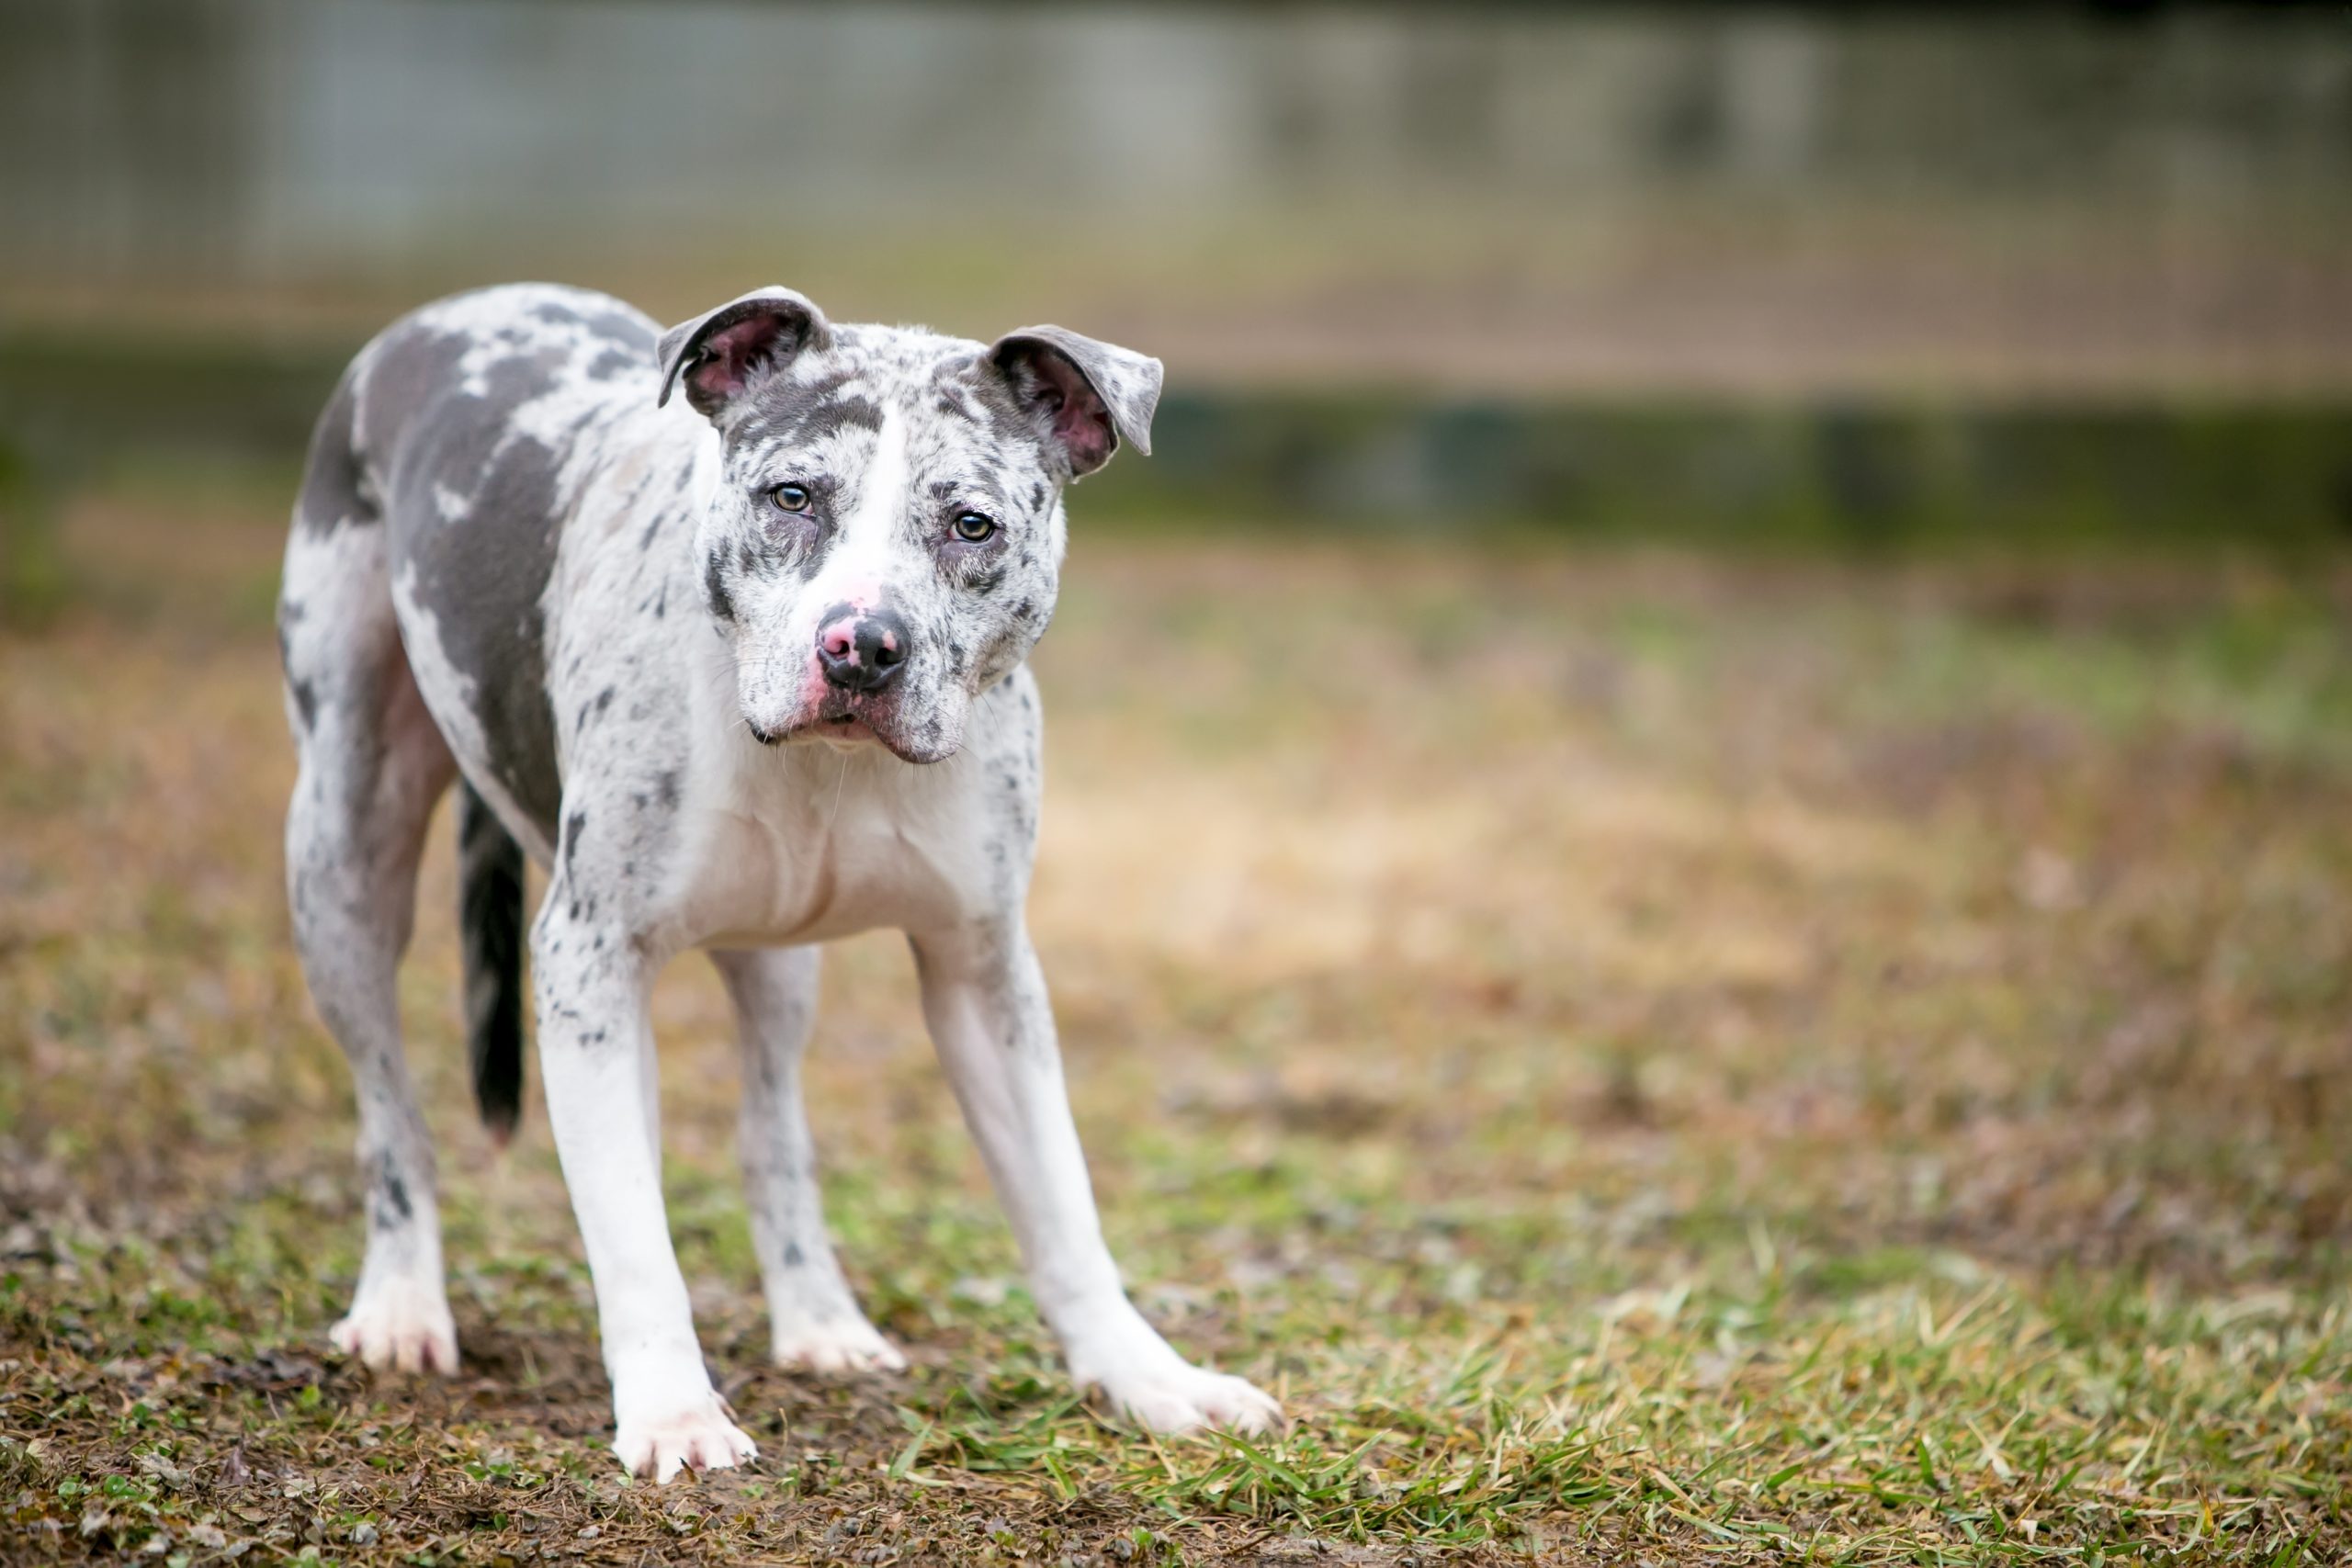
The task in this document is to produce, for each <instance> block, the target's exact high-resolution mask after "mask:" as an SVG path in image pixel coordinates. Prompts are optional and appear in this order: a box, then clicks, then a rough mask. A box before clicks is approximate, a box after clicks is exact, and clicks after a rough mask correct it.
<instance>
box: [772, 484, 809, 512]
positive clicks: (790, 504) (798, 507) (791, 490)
mask: <svg viewBox="0 0 2352 1568" xmlns="http://www.w3.org/2000/svg"><path fill="white" fill-rule="evenodd" d="M768 504H769V505H770V506H773V507H775V509H776V510H777V511H778V512H806V511H808V510H809V487H808V486H806V485H773V486H770V487H769V490H768Z"/></svg>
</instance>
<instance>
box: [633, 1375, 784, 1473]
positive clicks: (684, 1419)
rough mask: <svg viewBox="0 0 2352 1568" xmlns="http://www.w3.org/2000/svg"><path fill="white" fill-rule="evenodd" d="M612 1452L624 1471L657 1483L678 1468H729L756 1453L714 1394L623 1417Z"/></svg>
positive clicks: (747, 1459)
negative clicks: (679, 1406)
mask: <svg viewBox="0 0 2352 1568" xmlns="http://www.w3.org/2000/svg"><path fill="white" fill-rule="evenodd" d="M613 1451H614V1452H615V1453H616V1454H617V1455H618V1456H619V1457H620V1461H621V1463H623V1464H625V1465H627V1466H628V1470H629V1473H630V1474H632V1475H650V1476H651V1477H652V1478H653V1479H654V1480H655V1481H656V1482H657V1483H668V1482H669V1481H670V1480H671V1478H672V1477H673V1476H675V1475H676V1474H677V1473H678V1472H680V1471H682V1470H691V1471H693V1472H696V1473H697V1474H699V1473H700V1472H703V1471H707V1470H732V1469H733V1468H734V1467H735V1466H737V1465H739V1464H748V1463H750V1462H751V1461H752V1460H754V1459H756V1458H758V1457H759V1450H758V1448H757V1447H756V1446H754V1445H753V1443H752V1439H751V1438H748V1437H746V1436H744V1435H743V1433H742V1432H741V1430H740V1429H739V1428H738V1427H736V1425H735V1423H734V1422H732V1421H730V1420H729V1419H728V1414H727V1407H726V1405H725V1404H723V1403H722V1402H721V1401H720V1400H719V1398H718V1395H717V1394H715V1393H713V1394H705V1395H704V1396H703V1397H702V1399H701V1401H700V1402H698V1403H697V1404H695V1405H693V1406H691V1407H689V1408H687V1409H685V1410H681V1411H673V1412H671V1413H669V1414H667V1415H662V1416H649V1417H632V1418H630V1419H628V1420H624V1421H623V1422H622V1423H621V1425H620V1430H619V1431H618V1432H616V1434H615V1435H614V1438H613Z"/></svg>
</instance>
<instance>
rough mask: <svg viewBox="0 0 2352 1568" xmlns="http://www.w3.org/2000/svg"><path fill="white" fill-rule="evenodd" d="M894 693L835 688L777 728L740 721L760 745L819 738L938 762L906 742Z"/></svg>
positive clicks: (835, 744)
mask: <svg viewBox="0 0 2352 1568" xmlns="http://www.w3.org/2000/svg"><path fill="white" fill-rule="evenodd" d="M894 695H895V694H885V695H882V696H879V697H874V696H867V695H865V694H862V693H855V692H843V691H839V690H835V691H831V692H828V693H827V694H825V697H824V700H823V701H822V702H820V704H819V705H818V706H817V709H816V711H815V712H814V713H811V714H809V715H807V716H796V717H794V718H793V719H791V720H789V721H787V722H786V724H785V725H784V726H783V727H782V728H775V729H770V728H765V727H763V725H761V724H760V723H759V721H758V720H756V719H753V718H752V717H750V716H746V717H745V718H744V720H743V724H744V728H748V729H749V730H750V731H751V732H752V739H755V740H757V741H758V742H759V743H760V744H761V745H763V746H782V745H787V744H792V743H796V742H804V741H812V740H821V741H823V742H825V743H826V744H827V745H830V746H831V747H833V748H834V749H836V750H854V749H856V748H858V747H862V746H880V747H882V748H883V749H884V750H888V752H889V753H890V754H891V755H892V756H894V757H897V758H898V759H899V761H902V762H935V761H939V760H940V759H939V758H938V757H935V756H931V755H928V754H926V753H924V752H922V751H920V750H916V749H915V748H914V747H912V746H911V745H910V744H909V743H908V740H907V737H906V735H905V734H904V726H903V725H902V724H901V723H900V722H899V710H898V704H897V703H896V702H895V701H893V700H892V697H893V696H894Z"/></svg>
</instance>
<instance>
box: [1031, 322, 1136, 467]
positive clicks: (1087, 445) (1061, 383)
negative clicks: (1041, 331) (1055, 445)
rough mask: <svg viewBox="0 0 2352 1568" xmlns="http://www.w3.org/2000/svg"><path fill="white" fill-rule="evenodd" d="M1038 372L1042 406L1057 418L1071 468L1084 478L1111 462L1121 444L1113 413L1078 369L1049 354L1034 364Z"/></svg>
mask: <svg viewBox="0 0 2352 1568" xmlns="http://www.w3.org/2000/svg"><path fill="white" fill-rule="evenodd" d="M1030 364H1031V366H1032V367H1034V368H1035V370H1036V372H1037V380H1038V382H1039V389H1038V396H1037V400H1038V402H1039V403H1040V404H1041V405H1043V406H1044V407H1045V408H1046V409H1049V410H1051V411H1052V412H1053V416H1054V438H1055V439H1056V440H1057V441H1059V442H1060V443H1061V444H1062V446H1063V449H1064V450H1066V451H1068V452H1069V461H1070V467H1071V468H1074V469H1076V470H1077V471H1078V472H1080V473H1081V474H1084V473H1090V472H1091V471H1092V470H1094V469H1096V468H1101V467H1102V466H1103V464H1105V463H1107V462H1109V461H1110V460H1111V449H1112V447H1113V446H1116V445H1117V444H1118V437H1117V436H1116V435H1114V434H1112V430H1111V412H1110V411H1109V410H1108V409H1106V408H1104V407H1103V400H1102V399H1101V398H1098V397H1096V396H1095V395H1094V389H1093V388H1092V387H1091V386H1090V385H1088V384H1087V379H1086V378H1085V377H1084V376H1081V375H1080V374H1079V370H1078V367H1077V366H1075V365H1072V364H1071V363H1070V362H1069V360H1067V359H1065V358H1063V357H1062V356H1061V355H1058V354H1054V353H1050V352H1049V353H1045V354H1040V355H1036V356H1035V358H1034V359H1032V360H1031V361H1030Z"/></svg>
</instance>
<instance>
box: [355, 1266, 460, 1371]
mask: <svg viewBox="0 0 2352 1568" xmlns="http://www.w3.org/2000/svg"><path fill="white" fill-rule="evenodd" d="M327 1338H328V1341H329V1342H330V1343H332V1344H333V1345H334V1348H336V1349H338V1350H340V1351H342V1352H343V1353H344V1354H345V1355H346V1356H356V1357H358V1358H359V1359H360V1362H361V1364H362V1365H364V1366H366V1367H368V1369H369V1370H371V1371H398V1372H444V1373H448V1372H455V1371H457V1370H458V1325H456V1324H455V1323H454V1322H452V1321H451V1320H450V1317H449V1298H448V1297H447V1295H445V1294H444V1293H443V1292H442V1291H441V1289H440V1287H439V1286H437V1285H426V1284H420V1283H418V1282H417V1281H416V1280H404V1279H401V1278H399V1277H398V1276H393V1277H391V1278H390V1279H385V1280H376V1281H374V1282H373V1283H371V1284H368V1285H367V1286H364V1287H363V1288H362V1289H361V1291H360V1292H359V1299H358V1300H356V1301H355V1302H353V1303H351V1311H350V1313H349V1314H347V1315H346V1316H345V1318H344V1320H343V1321H342V1322H341V1323H338V1324H336V1325H334V1327H333V1328H331V1329H329V1330H327Z"/></svg>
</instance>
